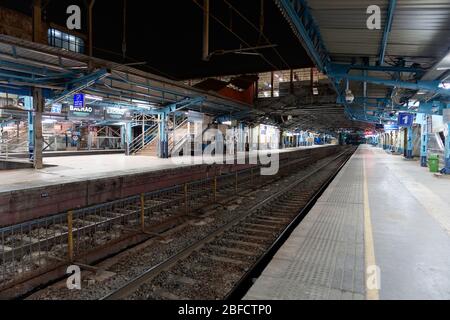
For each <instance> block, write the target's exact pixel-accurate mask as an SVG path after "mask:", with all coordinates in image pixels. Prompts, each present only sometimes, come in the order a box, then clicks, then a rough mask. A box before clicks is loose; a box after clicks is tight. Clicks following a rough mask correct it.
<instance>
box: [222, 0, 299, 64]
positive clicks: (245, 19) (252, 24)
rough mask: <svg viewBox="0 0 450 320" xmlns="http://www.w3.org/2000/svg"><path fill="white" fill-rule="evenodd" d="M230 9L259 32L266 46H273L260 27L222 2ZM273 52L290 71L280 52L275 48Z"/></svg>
mask: <svg viewBox="0 0 450 320" xmlns="http://www.w3.org/2000/svg"><path fill="white" fill-rule="evenodd" d="M223 1H224V2H225V3H226V4H227V5H228V6H229V7H230V8H231V9H233V10H234V12H236V13H237V14H238V15H239V16H240V17H241V18H242V19H243V20H244V21H245V22H247V23H248V24H249V25H250V26H252V28H253V29H255V30H256V31H257V32H259V34H260V36H262V37H263V38H264V40H265V41H266V42H267V44H270V45H271V44H273V43H272V42H271V41H270V40H269V38H267V36H266V35H265V34H264V32H263V30H262V28H261V27H259V28H258V27H257V26H256V25H255V24H254V23H253V22H251V21H250V20H249V19H248V18H247V17H246V16H245V15H244V14H243V13H242V12H240V11H239V10H238V9H236V7H234V6H233V5H232V4H231V3H230V2H229V1H228V0H223ZM273 50H274V51H275V53H276V54H277V55H278V57H279V58H280V59H281V61H282V62H283V63H284V64H285V65H286V66H287V68H288V69H289V70H290V69H292V68H291V67H290V65H289V63H287V62H286V60H285V59H284V58H283V57H282V55H281V54H280V52H279V51H278V50H277V48H275V47H274V48H273Z"/></svg>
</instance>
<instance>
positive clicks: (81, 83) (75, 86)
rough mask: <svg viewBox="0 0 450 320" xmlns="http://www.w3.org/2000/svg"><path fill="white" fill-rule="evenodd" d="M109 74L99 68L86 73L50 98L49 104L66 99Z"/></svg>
mask: <svg viewBox="0 0 450 320" xmlns="http://www.w3.org/2000/svg"><path fill="white" fill-rule="evenodd" d="M109 74H110V73H109V71H108V70H106V69H100V70H97V71H95V72H93V73H91V74H88V75H86V76H84V77H82V78H79V79H77V80H76V81H73V82H71V83H70V84H71V86H70V88H69V89H67V90H65V91H64V92H62V93H61V94H59V95H57V96H55V97H54V98H53V99H52V101H51V102H50V104H51V103H57V102H60V101H62V100H64V99H66V98H67V97H68V96H71V95H73V94H75V93H77V92H80V91H82V90H83V89H86V88H88V87H90V86H92V85H93V84H95V83H96V82H98V81H100V80H102V79H104V78H106V77H107V76H108V75H109Z"/></svg>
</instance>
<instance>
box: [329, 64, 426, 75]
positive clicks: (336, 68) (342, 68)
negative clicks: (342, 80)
mask: <svg viewBox="0 0 450 320" xmlns="http://www.w3.org/2000/svg"><path fill="white" fill-rule="evenodd" d="M350 70H367V71H380V72H403V73H416V74H418V75H422V74H423V73H425V72H426V71H425V70H424V69H419V68H410V67H401V66H369V65H354V64H340V63H330V64H329V70H328V71H329V72H330V73H331V74H333V73H348V72H349V71H350Z"/></svg>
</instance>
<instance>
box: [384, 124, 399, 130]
mask: <svg viewBox="0 0 450 320" xmlns="http://www.w3.org/2000/svg"><path fill="white" fill-rule="evenodd" d="M396 130H398V125H396V124H385V125H384V131H396Z"/></svg>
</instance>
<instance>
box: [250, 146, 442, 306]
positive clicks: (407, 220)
mask: <svg viewBox="0 0 450 320" xmlns="http://www.w3.org/2000/svg"><path fill="white" fill-rule="evenodd" d="M449 190H450V179H446V178H438V177H436V176H434V175H433V174H431V173H429V172H428V170H427V169H426V168H421V167H420V165H419V162H417V161H405V160H404V159H403V158H402V157H401V156H393V155H388V154H386V153H385V152H384V151H382V150H380V149H376V148H373V147H371V146H361V147H360V148H359V149H358V151H357V153H355V155H354V156H353V157H352V158H351V160H350V161H349V162H348V163H347V164H346V166H345V167H344V168H343V170H342V171H341V172H340V173H339V175H338V176H337V177H336V179H335V180H334V181H333V182H332V183H331V185H330V186H329V188H328V189H327V190H326V191H325V193H324V194H323V195H322V197H321V198H320V199H319V200H318V202H317V204H316V205H315V206H314V208H313V209H312V210H311V211H310V213H309V214H308V215H307V217H306V218H305V219H304V220H303V221H302V223H301V224H300V225H299V226H298V227H297V228H296V229H295V231H294V232H293V233H292V235H291V237H290V238H289V239H288V240H287V242H286V243H285V244H284V245H283V246H282V247H281V249H280V250H279V252H278V253H277V254H276V255H275V256H274V258H273V259H272V261H271V262H270V264H269V265H268V266H267V268H266V269H265V270H264V272H263V273H262V275H261V276H260V277H259V278H258V279H257V281H256V282H255V284H254V285H253V286H252V288H251V289H250V290H249V292H248V293H247V295H246V296H245V298H244V299H246V300H260V299H287V300H297V299H305V300H310V299H333V300H336V299H374V300H376V299H450V197H449Z"/></svg>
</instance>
